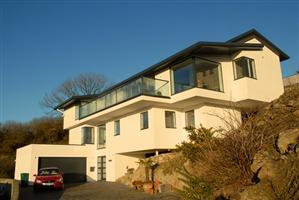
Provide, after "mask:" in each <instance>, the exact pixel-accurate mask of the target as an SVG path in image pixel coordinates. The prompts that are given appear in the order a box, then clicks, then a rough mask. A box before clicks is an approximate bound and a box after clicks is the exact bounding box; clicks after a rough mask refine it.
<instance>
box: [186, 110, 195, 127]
mask: <svg viewBox="0 0 299 200" xmlns="http://www.w3.org/2000/svg"><path fill="white" fill-rule="evenodd" d="M185 119H186V127H190V126H192V127H195V117H194V110H190V111H187V112H186V113H185Z"/></svg>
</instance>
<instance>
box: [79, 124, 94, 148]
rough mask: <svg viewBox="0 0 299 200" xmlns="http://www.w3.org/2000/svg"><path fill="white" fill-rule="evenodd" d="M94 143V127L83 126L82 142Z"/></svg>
mask: <svg viewBox="0 0 299 200" xmlns="http://www.w3.org/2000/svg"><path fill="white" fill-rule="evenodd" d="M93 143H94V131H93V127H82V144H93Z"/></svg>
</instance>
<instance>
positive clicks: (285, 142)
mask: <svg viewBox="0 0 299 200" xmlns="http://www.w3.org/2000/svg"><path fill="white" fill-rule="evenodd" d="M297 143H299V129H298V128H296V129H289V130H286V131H283V132H281V133H279V138H278V141H277V147H278V148H279V151H280V153H281V154H284V153H287V152H288V151H289V150H288V147H289V145H290V144H297Z"/></svg>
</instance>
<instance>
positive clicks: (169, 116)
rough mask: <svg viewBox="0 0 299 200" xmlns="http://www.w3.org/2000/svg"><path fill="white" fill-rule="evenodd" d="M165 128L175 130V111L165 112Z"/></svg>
mask: <svg viewBox="0 0 299 200" xmlns="http://www.w3.org/2000/svg"><path fill="white" fill-rule="evenodd" d="M165 126H166V128H175V127H176V119H175V112H174V111H165Z"/></svg>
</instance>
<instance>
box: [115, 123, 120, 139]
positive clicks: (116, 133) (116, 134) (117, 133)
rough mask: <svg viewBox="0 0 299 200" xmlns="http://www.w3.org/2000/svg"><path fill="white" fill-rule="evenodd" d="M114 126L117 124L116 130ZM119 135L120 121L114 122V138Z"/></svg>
mask: <svg viewBox="0 0 299 200" xmlns="http://www.w3.org/2000/svg"><path fill="white" fill-rule="evenodd" d="M116 124H118V129H116ZM116 130H118V132H116ZM118 135H120V120H115V121H114V136H118Z"/></svg>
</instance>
